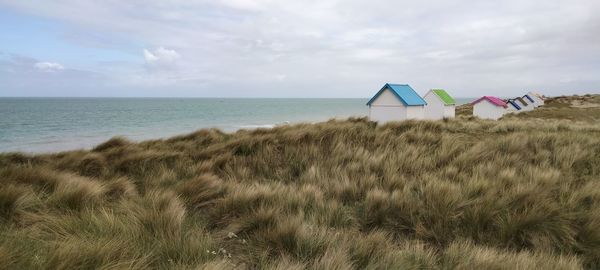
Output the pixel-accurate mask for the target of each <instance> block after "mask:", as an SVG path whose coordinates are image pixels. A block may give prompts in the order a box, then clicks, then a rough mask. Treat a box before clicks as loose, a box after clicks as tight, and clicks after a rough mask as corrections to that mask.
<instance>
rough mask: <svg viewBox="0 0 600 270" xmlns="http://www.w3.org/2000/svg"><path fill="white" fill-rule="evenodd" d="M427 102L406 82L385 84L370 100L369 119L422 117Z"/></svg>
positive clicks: (379, 120) (385, 119)
mask: <svg viewBox="0 0 600 270" xmlns="http://www.w3.org/2000/svg"><path fill="white" fill-rule="evenodd" d="M425 105H427V102H425V100H424V99H423V98H421V96H419V94H417V92H416V91H415V90H414V89H412V87H410V85H408V84H390V83H387V84H385V85H384V86H383V87H382V88H381V89H380V90H379V91H378V92H377V93H376V94H375V95H374V96H373V97H372V98H371V99H370V100H369V102H367V106H369V119H370V120H371V121H377V122H380V123H385V122H390V121H402V120H406V119H423V118H424V115H425Z"/></svg>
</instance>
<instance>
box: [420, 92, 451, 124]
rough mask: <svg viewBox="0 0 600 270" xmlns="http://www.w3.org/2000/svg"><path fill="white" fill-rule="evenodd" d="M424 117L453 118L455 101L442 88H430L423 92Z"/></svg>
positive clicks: (431, 118) (435, 118)
mask: <svg viewBox="0 0 600 270" xmlns="http://www.w3.org/2000/svg"><path fill="white" fill-rule="evenodd" d="M424 99H425V102H427V105H426V106H425V118H426V119H430V120H438V119H443V118H454V116H455V107H456V106H455V105H456V101H455V100H454V98H452V97H451V96H450V95H449V94H448V92H446V91H445V90H443V89H432V90H430V91H429V92H427V94H425V97H424Z"/></svg>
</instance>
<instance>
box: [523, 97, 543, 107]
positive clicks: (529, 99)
mask: <svg viewBox="0 0 600 270" xmlns="http://www.w3.org/2000/svg"><path fill="white" fill-rule="evenodd" d="M523 100H525V101H526V102H527V103H529V105H532V106H533V108H534V109H535V108H537V107H539V106H540V104H538V103H537V102H535V100H534V99H533V98H532V97H531V96H530V95H529V94H526V95H524V96H523Z"/></svg>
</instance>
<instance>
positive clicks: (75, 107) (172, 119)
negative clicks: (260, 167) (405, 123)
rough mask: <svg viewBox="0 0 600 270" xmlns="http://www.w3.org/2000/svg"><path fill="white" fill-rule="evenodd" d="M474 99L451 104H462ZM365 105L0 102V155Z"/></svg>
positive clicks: (357, 113) (361, 110) (346, 113)
mask: <svg viewBox="0 0 600 270" xmlns="http://www.w3.org/2000/svg"><path fill="white" fill-rule="evenodd" d="M472 100H474V98H457V99H456V101H457V103H458V104H459V105H460V104H464V103H468V102H469V101H472ZM367 101H368V98H348V99H340V98H155V97H148V98H131V97H127V98H120V97H119V98H107V97H97V98H85V97H60V98H58V97H2V98H0V115H1V116H2V117H0V152H28V153H46V152H55V151H68V150H77V149H89V148H91V147H93V146H95V145H97V144H99V143H102V142H104V141H106V140H108V139H110V138H112V137H115V136H122V137H125V138H127V139H129V140H132V141H142V140H149V139H161V138H167V137H171V136H175V135H180V134H186V133H190V132H194V131H196V130H199V129H204V128H218V129H221V130H223V131H225V132H234V131H237V130H240V129H255V128H271V127H274V126H275V125H278V124H285V123H292V124H293V123H300V122H308V123H314V122H321V121H327V120H329V119H334V118H335V119H344V118H348V117H364V116H367V114H368V110H367V106H366V105H365V104H366V102H367Z"/></svg>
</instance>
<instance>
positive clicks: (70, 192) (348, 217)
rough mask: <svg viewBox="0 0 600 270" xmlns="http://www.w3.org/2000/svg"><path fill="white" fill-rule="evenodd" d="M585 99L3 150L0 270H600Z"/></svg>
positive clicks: (593, 158) (598, 125)
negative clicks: (393, 119) (487, 111)
mask: <svg viewBox="0 0 600 270" xmlns="http://www.w3.org/2000/svg"><path fill="white" fill-rule="evenodd" d="M578 98H579V97H578ZM574 99H575V98H573V97H571V98H562V99H555V100H552V101H550V102H549V103H548V106H545V107H542V108H539V109H538V110H536V111H534V112H531V113H527V114H520V115H517V116H507V117H504V118H503V119H502V120H500V121H482V120H477V119H474V118H472V117H459V118H457V119H454V120H444V121H435V122H433V121H405V122H402V123H391V124H387V125H376V124H375V123H372V122H368V121H367V120H366V119H353V118H351V119H348V120H344V121H333V120H332V121H328V122H325V123H319V124H298V125H291V126H280V127H276V128H273V129H258V130H252V131H244V130H242V131H238V132H236V133H233V134H226V133H223V132H221V131H218V130H213V129H209V130H200V131H198V132H195V133H192V134H188V135H184V136H178V137H174V138H170V139H166V140H154V141H145V142H141V143H133V142H129V141H127V140H125V139H123V138H114V139H111V140H110V141H107V142H105V143H103V144H101V145H99V146H97V147H96V148H94V149H93V150H90V151H70V152H63V153H56V154H45V155H25V154H20V153H5V154H0V181H1V184H0V268H6V269H123V268H127V269H130V268H132V269H148V268H151V269H532V268H537V269H581V268H585V269H597V268H599V267H600V182H599V180H600V122H599V121H598V119H599V117H600V112H598V111H597V108H596V107H588V108H578V107H572V106H570V105H569V104H570V103H569V102H571V101H572V100H574ZM563 101H564V102H563ZM585 102H588V103H594V102H597V103H600V101H598V97H597V96H591V97H585ZM581 110H583V111H581ZM583 112H585V113H583ZM574 115H586V117H585V118H584V119H582V121H572V120H569V119H571V117H573V116H574Z"/></svg>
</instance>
